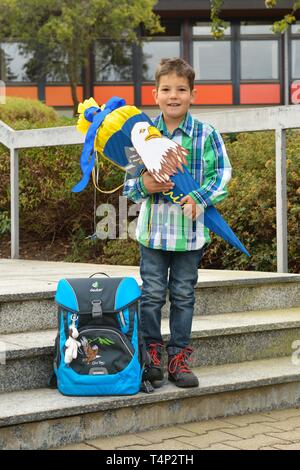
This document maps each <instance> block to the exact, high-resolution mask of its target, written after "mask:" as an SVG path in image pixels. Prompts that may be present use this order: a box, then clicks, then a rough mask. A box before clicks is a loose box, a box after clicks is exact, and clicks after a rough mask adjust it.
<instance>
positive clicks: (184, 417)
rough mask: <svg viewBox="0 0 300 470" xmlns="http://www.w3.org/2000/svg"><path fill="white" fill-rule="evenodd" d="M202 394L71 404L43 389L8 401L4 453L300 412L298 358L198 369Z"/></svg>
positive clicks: (2, 429) (2, 417)
mask: <svg viewBox="0 0 300 470" xmlns="http://www.w3.org/2000/svg"><path fill="white" fill-rule="evenodd" d="M195 373H196V374H197V376H198V378H199V382H200V386H199V387H197V388H192V389H179V388H177V387H175V386H174V385H173V384H171V383H168V384H166V385H165V386H163V387H162V388H160V389H156V391H155V392H154V393H152V394H144V393H139V394H137V395H134V396H127V397H65V396H62V395H61V394H60V393H59V392H58V391H57V390H51V389H38V390H27V391H23V392H14V393H7V394H2V395H1V401H0V448H1V449H47V448H52V447H59V446H63V445H67V444H71V443H76V442H82V441H84V440H87V439H95V438H97V437H100V436H101V437H104V436H115V435H120V434H125V433H127V432H130V433H134V432H139V431H145V430H150V429H157V428H159V427H162V426H167V425H168V426H170V425H172V424H181V423H188V422H192V421H200V420H206V419H212V418H217V417H225V416H229V415H236V414H244V413H250V412H259V411H266V410H272V409H275V408H284V407H285V408H286V407H293V406H299V405H300V365H295V364H293V362H292V361H291V357H290V356H289V357H284V358H278V359H277V360H276V361H274V359H268V360H260V361H251V362H244V363H240V364H229V365H228V364H227V365H222V366H212V367H202V368H200V369H195Z"/></svg>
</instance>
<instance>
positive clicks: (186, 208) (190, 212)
mask: <svg viewBox="0 0 300 470" xmlns="http://www.w3.org/2000/svg"><path fill="white" fill-rule="evenodd" d="M180 205H181V207H182V210H183V213H184V215H185V216H186V217H189V218H190V219H192V220H196V219H197V217H199V215H200V214H201V212H202V211H203V207H202V206H201V205H200V204H197V202H196V201H194V199H193V198H192V197H191V196H189V195H187V196H185V197H183V198H182V199H181V201H180Z"/></svg>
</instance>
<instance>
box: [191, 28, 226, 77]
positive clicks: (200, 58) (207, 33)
mask: <svg viewBox="0 0 300 470" xmlns="http://www.w3.org/2000/svg"><path fill="white" fill-rule="evenodd" d="M192 32H193V67H194V70H195V74H196V76H195V79H196V80H211V81H214V80H227V81H228V80H231V40H230V36H231V26H230V25H229V26H228V28H227V29H226V30H225V32H224V37H225V39H221V40H218V41H216V40H215V38H214V37H213V36H212V33H211V25H210V23H204V22H197V23H195V24H194V25H193V28H192Z"/></svg>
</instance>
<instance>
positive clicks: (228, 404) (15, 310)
mask: <svg viewBox="0 0 300 470" xmlns="http://www.w3.org/2000/svg"><path fill="white" fill-rule="evenodd" d="M0 270H1V274H0V282H1V287H0V362H1V350H3V345H4V346H5V353H6V361H5V364H3V365H0V448H1V449H47V448H53V447H58V446H62V445H66V444H68V443H75V442H81V441H83V440H86V439H89V440H90V439H94V438H96V437H99V436H113V435H117V434H124V433H127V432H131V433H133V432H134V433H135V432H139V431H144V430H148V429H153V428H159V427H162V426H167V425H172V424H179V423H187V422H191V421H196V420H202V419H203V420H204V419H209V418H215V417H224V416H228V415H234V414H243V413H248V412H256V411H262V410H271V409H274V408H283V407H292V406H297V405H299V404H300V360H299V361H295V360H294V361H293V360H292V355H293V353H294V357H295V358H296V359H297V357H299V356H300V276H299V275H288V274H282V275H280V274H276V273H253V272H238V271H210V270H200V271H199V282H198V285H197V287H196V309H195V318H194V322H193V333H192V346H193V348H194V349H195V352H194V354H193V360H192V363H191V365H192V367H193V368H194V370H195V372H196V374H197V375H198V377H199V382H200V386H199V388H193V389H187V390H184V389H179V388H177V387H175V386H174V385H173V384H171V383H168V382H167V381H166V385H164V386H163V387H162V388H161V389H157V390H156V391H155V392H154V393H152V394H144V393H140V394H138V395H135V396H127V397H64V396H62V395H61V394H60V393H59V392H58V391H57V390H53V389H49V388H47V381H48V378H49V375H50V372H51V369H52V359H53V344H54V338H55V335H56V306H55V304H54V301H53V297H54V292H55V287H56V283H57V281H58V279H59V278H62V277H71V276H73V277H80V276H86V275H90V274H92V273H93V272H96V271H105V272H108V273H109V274H111V275H134V276H135V277H136V278H137V279H138V281H139V282H140V279H139V276H138V268H135V267H122V268H121V267H117V266H114V267H113V266H109V267H107V266H95V265H83V264H82V265H79V264H71V263H43V262H26V261H15V260H0ZM74 273H75V274H74ZM120 273H121V274H120ZM7 279H11V281H10V282H8V281H7ZM2 281H3V282H2ZM167 308H168V306H166V308H165V309H164V312H163V316H164V318H163V325H162V328H163V333H164V339H165V340H167V338H168V334H169V330H168V319H167ZM296 341H299V344H298V345H297V343H296ZM1 345H2V349H1ZM295 348H296V349H295ZM297 349H298V350H299V354H298V355H297ZM297 362H299V364H297Z"/></svg>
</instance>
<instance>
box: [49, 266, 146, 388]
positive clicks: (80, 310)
mask: <svg viewBox="0 0 300 470" xmlns="http://www.w3.org/2000/svg"><path fill="white" fill-rule="evenodd" d="M96 274H100V273H96ZM101 274H104V273H101ZM105 276H107V275H106V274H105ZM140 295H141V292H140V289H139V286H138V284H137V282H136V280H135V279H134V278H132V277H108V276H107V277H97V278H94V277H90V278H84V279H82V278H80V279H78V278H75V279H61V280H60V281H59V283H58V287H57V291H56V295H55V300H56V303H57V304H58V334H57V337H56V341H55V353H54V375H53V377H52V379H50V384H51V385H52V386H53V385H54V386H57V388H58V390H59V391H60V392H61V393H62V394H64V395H74V396H98V395H133V394H136V393H138V392H139V391H140V390H143V391H145V392H152V391H153V388H152V387H151V384H150V383H149V382H143V379H142V376H143V371H144V366H145V364H146V362H147V353H146V349H145V345H144V342H143V340H142V336H141V333H140V328H139V299H140Z"/></svg>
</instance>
